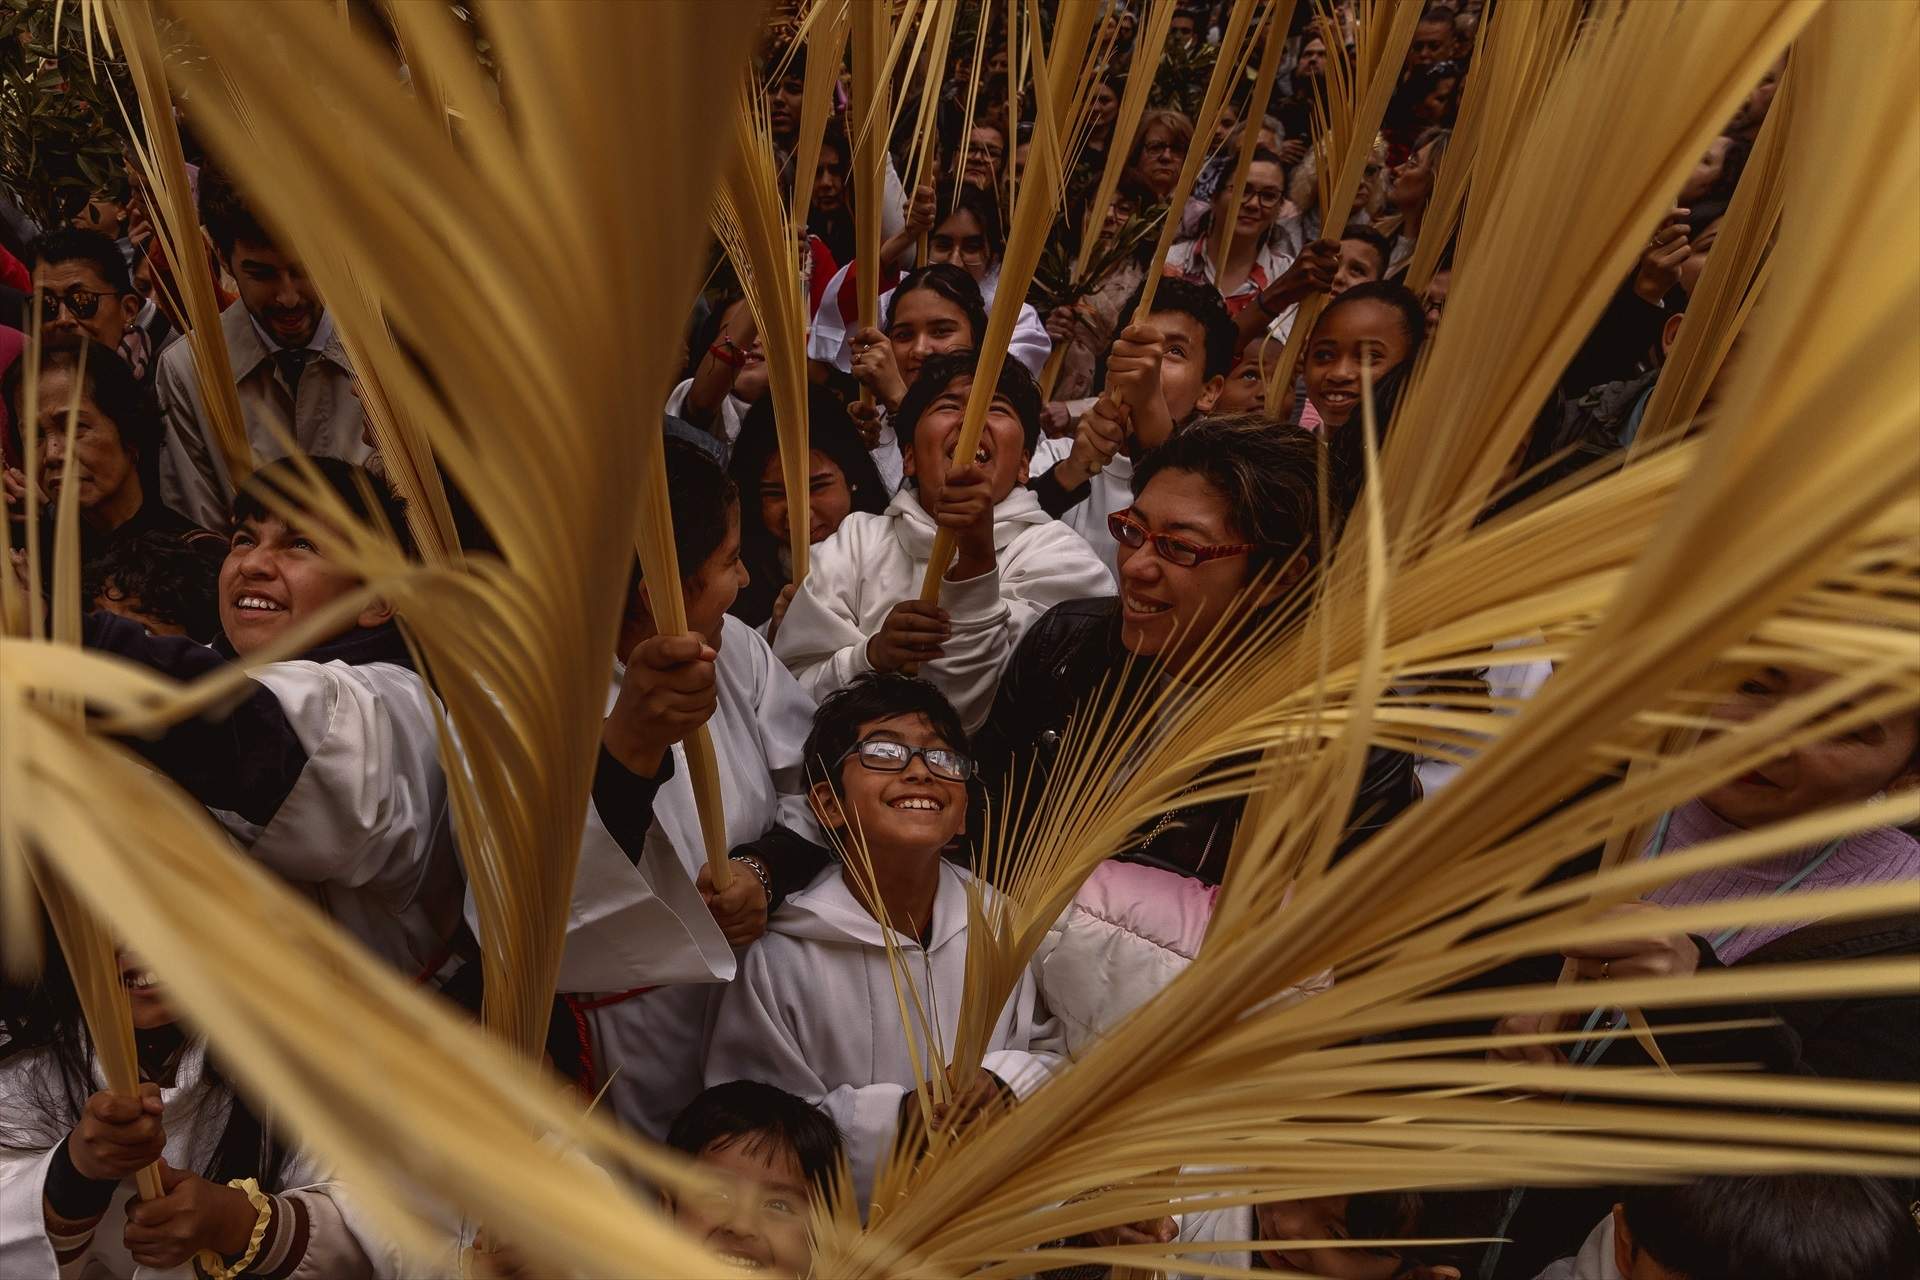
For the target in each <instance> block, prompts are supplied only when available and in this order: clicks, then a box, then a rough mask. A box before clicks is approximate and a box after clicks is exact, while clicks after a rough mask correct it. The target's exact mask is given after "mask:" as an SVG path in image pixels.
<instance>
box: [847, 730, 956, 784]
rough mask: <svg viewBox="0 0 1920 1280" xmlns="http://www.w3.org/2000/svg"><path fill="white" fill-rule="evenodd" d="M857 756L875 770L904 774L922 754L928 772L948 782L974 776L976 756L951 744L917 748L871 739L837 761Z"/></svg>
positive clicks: (866, 765)
mask: <svg viewBox="0 0 1920 1280" xmlns="http://www.w3.org/2000/svg"><path fill="white" fill-rule="evenodd" d="M854 755H857V756H859V757H860V763H861V765H862V766H864V767H865V768H868V769H871V770H873V771H874V772H875V773H902V772H905V770H906V767H907V766H908V765H910V764H912V763H913V758H914V757H915V756H919V757H920V758H921V759H922V760H924V761H926V762H927V772H928V773H931V774H932V775H933V776H934V777H936V778H944V779H946V780H947V781H948V782H965V781H966V780H967V779H969V778H971V777H972V776H973V767H974V766H973V757H972V756H970V755H968V754H967V753H966V752H964V751H954V750H952V749H951V748H948V747H914V746H908V745H907V744H906V743H904V742H896V741H895V740H893V739H892V738H868V739H867V740H866V741H864V742H856V743H854V744H853V745H852V746H851V747H848V748H847V750H846V753H845V754H843V755H842V756H841V757H840V759H839V760H836V761H834V765H835V767H836V768H837V767H838V766H839V765H840V763H841V761H844V760H845V759H846V758H847V756H854Z"/></svg>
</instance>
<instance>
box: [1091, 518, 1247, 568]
mask: <svg viewBox="0 0 1920 1280" xmlns="http://www.w3.org/2000/svg"><path fill="white" fill-rule="evenodd" d="M1107 532H1108V533H1110V534H1112V535H1113V540H1114V541H1115V542H1117V543H1119V544H1120V545H1121V546H1123V547H1126V548H1128V549H1130V550H1134V551H1138V550H1139V549H1140V548H1141V547H1144V546H1146V545H1147V544H1148V543H1149V542H1151V543H1152V544H1153V549H1154V551H1155V552H1157V553H1158V554H1159V556H1160V558H1161V559H1162V560H1165V561H1166V562H1167V563H1168V564H1177V565H1179V566H1180V567H1181V568H1183V569H1191V568H1193V567H1194V566H1195V565H1201V564H1205V563H1206V562H1207V561H1209V560H1224V559H1226V558H1227V557H1229V556H1243V555H1246V554H1247V553H1248V552H1249V551H1252V550H1253V544H1252V543H1251V542H1230V543H1223V544H1221V545H1220V546H1215V547H1207V546H1202V545H1201V544H1200V543H1197V542H1189V541H1187V540H1186V539H1185V538H1182V537H1178V536H1176V535H1174V534H1171V533H1155V532H1154V531H1153V530H1151V529H1149V528H1147V526H1145V525H1144V524H1141V523H1140V522H1139V521H1138V520H1136V519H1134V518H1133V517H1132V516H1130V515H1128V514H1127V513H1126V512H1124V511H1116V512H1114V513H1113V514H1112V515H1110V516H1108V517H1107Z"/></svg>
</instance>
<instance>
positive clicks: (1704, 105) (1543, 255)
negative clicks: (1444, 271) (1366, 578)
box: [1385, 0, 1817, 528]
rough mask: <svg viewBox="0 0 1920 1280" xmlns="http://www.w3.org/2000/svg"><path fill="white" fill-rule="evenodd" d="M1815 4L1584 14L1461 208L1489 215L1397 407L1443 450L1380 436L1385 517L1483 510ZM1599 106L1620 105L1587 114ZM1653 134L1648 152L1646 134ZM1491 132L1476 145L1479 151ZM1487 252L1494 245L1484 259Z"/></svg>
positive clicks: (1451, 518) (1615, 9)
mask: <svg viewBox="0 0 1920 1280" xmlns="http://www.w3.org/2000/svg"><path fill="white" fill-rule="evenodd" d="M1816 7H1817V6H1813V5H1807V4H1800V3H1779V2H1774V0H1762V2H1761V3H1755V4H1744V5H1681V6H1676V7H1667V6H1660V5H1607V6H1602V7H1601V8H1600V9H1598V10H1596V11H1595V16H1594V18H1593V20H1592V21H1591V22H1589V23H1588V24H1587V25H1586V26H1585V27H1583V28H1582V31H1581V35H1580V38H1579V40H1578V41H1577V43H1576V44H1575V46H1574V49H1573V52H1572V54H1571V56H1570V57H1569V59H1568V60H1567V62H1566V63H1565V64H1564V65H1562V66H1561V67H1560V68H1559V70H1558V71H1557V73H1556V74H1555V75H1554V77H1553V79H1552V82H1551V83H1550V84H1549V86H1548V87H1547V88H1546V90H1545V91H1544V94H1543V97H1542V99H1541V103H1540V106H1539V109H1538V110H1537V111H1536V112H1534V113H1533V116H1532V118H1531V119H1528V120H1525V121H1522V122H1519V123H1518V124H1517V125H1516V129H1517V133H1516V140H1515V142H1514V143H1513V145H1512V146H1511V147H1510V148H1508V149H1507V150H1508V151H1509V152H1510V154H1511V156H1512V158H1511V159H1510V160H1509V161H1507V162H1506V163H1505V164H1502V165H1497V166H1496V167H1495V168H1494V169H1491V170H1487V171H1484V172H1483V173H1482V177H1483V178H1484V179H1487V180H1491V181H1493V182H1494V183H1495V184H1497V185H1494V186H1490V187H1489V188H1487V195H1488V198H1487V199H1486V200H1485V201H1484V202H1481V201H1479V200H1476V201H1475V202H1474V203H1475V205H1476V206H1483V207H1484V210H1485V212H1484V217H1485V219H1486V221H1485V223H1484V225H1483V226H1482V227H1480V229H1478V230H1475V229H1474V218H1475V214H1474V210H1473V209H1471V208H1470V209H1469V210H1468V236H1467V240H1466V242H1465V250H1466V254H1467V256H1468V261H1469V262H1471V263H1473V265H1474V266H1475V268H1476V269H1475V270H1471V271H1463V272H1461V273H1460V275H1459V277H1458V279H1457V280H1456V282H1455V285H1454V287H1453V289H1452V291H1451V292H1450V294H1449V296H1448V299H1447V323H1446V324H1445V325H1443V326H1442V327H1441V329H1440V331H1439V333H1437V334H1436V335H1435V337H1434V341H1433V342H1432V343H1431V344H1429V346H1428V348H1427V350H1426V351H1425V352H1424V353H1423V369H1422V370H1421V371H1419V372H1418V373H1417V374H1416V376H1415V378H1414V379H1413V383H1412V386H1411V387H1410V388H1409V391H1408V394H1407V396H1406V397H1405V398H1403V400H1402V401H1401V404H1400V408H1399V412H1398V417H1399V418H1400V419H1401V420H1402V426H1401V427H1399V428H1397V430H1399V431H1404V433H1405V434H1406V436H1407V437H1414V436H1426V435H1429V434H1430V433H1432V432H1434V431H1436V430H1437V431H1439V432H1440V433H1441V434H1442V435H1444V436H1445V437H1446V438H1447V439H1449V440H1452V441H1454V450H1453V451H1452V452H1449V453H1448V454H1445V455H1433V454H1429V453H1427V452H1425V451H1424V450H1422V451H1421V452H1420V456H1419V458H1418V460H1417V461H1416V460H1415V459H1414V457H1413V455H1412V453H1410V452H1409V453H1398V452H1396V450H1395V448H1394V447H1393V445H1392V443H1391V442H1390V443H1389V445H1388V447H1387V450H1386V466H1385V474H1386V479H1387V481H1388V485H1389V495H1388V503H1387V511H1388V519H1389V520H1390V521H1392V522H1394V523H1395V524H1396V525H1402V524H1405V523H1407V522H1411V523H1415V524H1418V523H1423V522H1426V521H1429V520H1438V521H1440V522H1441V523H1442V524H1443V525H1445V526H1448V527H1451V528H1457V527H1458V526H1459V525H1460V524H1461V523H1462V522H1465V521H1470V520H1471V519H1473V518H1474V515H1476V514H1477V513H1478V512H1479V511H1480V510H1482V509H1483V508H1484V507H1485V505H1486V501H1487V497H1488V495H1489V494H1491V493H1492V492H1493V490H1494V488H1495V486H1496V485H1497V484H1498V483H1499V480H1500V477H1501V475H1502V474H1503V473H1504V472H1505V471H1506V469H1507V467H1508V465H1509V461H1510V460H1511V458H1512V457H1513V455H1514V453H1515V450H1516V449H1518V448H1519V447H1520V445H1521V443H1522V440H1523V438H1524V436H1525V434H1526V432H1527V430H1528V427H1529V426H1530V425H1531V423H1532V421H1533V418H1534V415H1535V413H1536V412H1537V410H1538V408H1539V406H1540V404H1541V403H1542V402H1543V401H1544V400H1545V399H1546V397H1547V395H1548V393H1549V391H1550V390H1551V388H1552V386H1553V383H1554V381H1555V379H1556V378H1557V377H1558V375H1559V372H1560V370H1561V369H1562V368H1564V366H1565V364H1566V362H1567V361H1568V360H1569V359H1570V358H1571V357H1572V355H1573V353H1574V351H1575V349H1576V348H1577V347H1578V345H1579V342H1580V341H1581V338H1582V337H1583V336H1584V335H1585V333H1586V332H1587V329H1588V328H1589V327H1590V326H1591V325H1592V324H1593V322H1594V320H1595V319H1596V318H1597V317H1598V316H1599V314H1600V311H1601V309H1602V308H1603V307H1604V306H1605V305H1606V302H1607V300H1608V299H1609V298H1610V297H1611V296H1612V294H1613V290H1614V288H1615V286H1616V285H1617V284H1618V283H1619V281H1620V280H1621V279H1623V278H1624V277H1625V275H1626V274H1627V272H1628V270H1629V269H1630V268H1631V266H1632V264H1633V263H1634V262H1635V261H1636V260H1637V259H1638V257H1639V255H1640V253H1641V251H1642V249H1643V248H1644V246H1645V244H1646V239H1647V236H1648V235H1649V234H1650V233H1651V232H1652V229H1653V227H1654V225H1655V223H1657V222H1658V220H1659V218H1660V216H1661V215H1662V214H1663V213H1664V212H1665V211H1666V209H1667V208H1668V203H1669V201H1670V199H1671V193H1672V192H1673V191H1674V190H1675V189H1676V188H1677V187H1678V186H1679V184H1680V182H1681V180H1682V179H1683V178H1684V177H1685V174H1686V172H1687V170H1688V168H1689V167H1690V166H1691V165H1692V164H1693V163H1694V161H1695V159H1696V158H1697V157H1698V155H1699V153H1700V151H1701V150H1704V148H1705V146H1706V142H1707V140H1708V138H1710V137H1711V136H1712V134H1713V132H1714V130H1716V129H1718V128H1719V126H1720V122H1721V121H1723V120H1725V119H1726V117H1727V115H1728V114H1729V113H1730V112H1731V111H1732V109H1733V106H1734V104H1735V103H1736V102H1737V101H1738V99H1739V97H1740V95H1741V94H1742V93H1744V92H1745V91H1746V89H1747V87H1748V86H1750V85H1751V84H1752V83H1753V82H1754V81H1755V80H1756V79H1758V78H1759V75H1760V73H1761V71H1762V70H1763V69H1764V68H1766V67H1767V66H1768V65H1769V64H1770V63H1771V62H1772V61H1773V60H1774V59H1775V58H1777V57H1778V56H1779V55H1780V53H1781V51H1782V50H1783V49H1784V48H1785V47H1786V45H1787V42H1788V41H1789V40H1791V39H1792V38H1793V36H1794V35H1795V34H1796V33H1797V32H1798V31H1799V30H1800V28H1801V27H1802V26H1803V25H1804V24H1805V23H1806V21H1807V20H1808V19H1809V18H1810V17H1811V16H1812V14H1813V13H1814V12H1815V9H1816ZM1703 70H1707V71H1711V72H1712V73H1713V74H1712V75H1711V76H1708V75H1705V74H1703ZM1649 86H1657V87H1658V88H1659V90H1660V92H1658V93H1649V92H1647V89H1648V87H1649ZM1595 102H1608V103H1618V104H1620V106H1619V110H1618V111H1612V112H1595V111H1593V110H1592V106H1593V104H1594V103H1595ZM1656 102H1657V104H1658V105H1656ZM1641 111H1658V112H1659V113H1660V117H1659V125H1658V126H1657V127H1656V126H1655V125H1654V124H1653V123H1652V122H1651V120H1650V119H1648V120H1645V121H1644V122H1642V118H1641V117H1640V116H1639V114H1638V113H1639V112H1641ZM1622 113H1626V114H1624V115H1623V114H1622ZM1491 122H1492V121H1491V118H1490V120H1489V123H1491ZM1650 135H1651V136H1657V137H1659V138H1661V139H1662V143H1661V145H1660V146H1658V147H1650V146H1646V145H1644V143H1645V140H1646V138H1647V137H1648V136H1650ZM1491 142H1492V138H1491V135H1489V137H1487V138H1483V139H1482V146H1483V148H1486V147H1488V146H1489V145H1490V143H1491ZM1499 154H1500V151H1499V150H1498V149H1494V150H1483V152H1482V155H1483V156H1484V157H1493V156H1497V155H1499ZM1495 193H1497V197H1496V194H1495ZM1587 193H1591V194H1590V195H1588V194H1587ZM1484 245H1498V246H1500V252H1498V253H1484V254H1483V253H1482V246H1484ZM1576 246H1578V247H1576ZM1589 249H1590V250H1591V251H1590V252H1589ZM1476 255H1478V256H1483V257H1484V259H1485V260H1484V262H1475V261H1474V258H1475V257H1476ZM1441 388H1444V391H1443V390H1441ZM1456 423H1459V424H1472V425H1470V426H1463V427H1461V428H1458V429H1456V427H1455V425H1454V424H1456ZM1443 510H1444V511H1445V512H1446V514H1445V515H1444V516H1442V515H1441V514H1439V513H1441V512H1442V511H1443Z"/></svg>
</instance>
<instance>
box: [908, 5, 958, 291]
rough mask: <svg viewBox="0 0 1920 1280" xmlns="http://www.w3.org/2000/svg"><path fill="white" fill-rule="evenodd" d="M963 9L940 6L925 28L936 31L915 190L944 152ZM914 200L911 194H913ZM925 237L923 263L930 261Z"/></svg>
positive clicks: (913, 159) (916, 138) (923, 86)
mask: <svg viewBox="0 0 1920 1280" xmlns="http://www.w3.org/2000/svg"><path fill="white" fill-rule="evenodd" d="M958 14H959V6H958V5H951V4H938V5H935V6H933V9H932V11H931V12H930V13H929V14H928V15H927V20H926V23H925V24H923V25H925V26H930V27H931V28H932V38H931V40H930V41H929V42H928V45H927V58H926V69H925V71H924V72H923V73H922V79H921V82H920V102H919V114H918V115H917V116H916V117H915V118H914V121H915V122H914V127H913V141H912V144H911V145H910V147H909V148H908V151H907V164H906V169H905V174H907V175H911V176H912V179H913V184H914V186H915V188H919V187H921V186H923V185H925V184H926V183H928V182H931V181H932V180H933V169H934V165H935V164H937V163H938V161H939V150H940V133H939V125H940V99H941V96H942V94H943V92H944V89H945V85H946V81H947V55H948V51H949V50H950V49H951V48H952V47H953V22H954V18H955V17H956V16H957V15H958ZM909 198H911V193H909ZM924 241H925V237H924V236H923V237H922V243H921V245H920V256H919V259H918V260H919V261H921V262H925V261H926V260H927V246H926V244H925V243H924Z"/></svg>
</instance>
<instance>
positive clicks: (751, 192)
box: [712, 25, 840, 582]
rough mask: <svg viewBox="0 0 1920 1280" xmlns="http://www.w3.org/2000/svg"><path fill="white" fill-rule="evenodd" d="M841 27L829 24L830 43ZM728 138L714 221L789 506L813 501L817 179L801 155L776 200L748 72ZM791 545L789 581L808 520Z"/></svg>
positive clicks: (767, 138) (810, 77)
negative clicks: (808, 251) (743, 310)
mask: <svg viewBox="0 0 1920 1280" xmlns="http://www.w3.org/2000/svg"><path fill="white" fill-rule="evenodd" d="M838 31H840V28H839V27H838V26H837V25H836V26H835V27H832V28H829V31H828V35H829V43H831V37H832V35H833V34H835V33H837V32H838ZM824 61H825V57H824V54H823V53H816V55H815V57H814V58H810V59H809V60H808V63H807V92H808V93H809V94H810V95H811V94H813V93H814V92H815V91H816V90H818V91H820V92H821V94H822V95H823V96H824V95H825V94H826V93H827V91H828V89H829V88H830V86H831V81H830V80H827V81H824V82H823V81H821V80H820V79H818V78H816V76H815V74H814V71H815V68H816V66H817V65H818V64H819V63H821V62H824ZM814 105H815V104H814V102H813V99H812V98H811V97H809V98H808V99H807V101H806V102H805V103H803V104H802V108H801V113H800V116H801V120H800V132H801V147H800V150H803V151H804V150H805V149H806V143H807V141H808V140H809V138H811V140H812V143H813V147H812V150H813V154H814V156H815V158H816V159H817V158H818V156H819V150H820V135H819V133H817V132H816V133H814V134H811V135H810V134H808V133H807V125H808V123H809V121H808V116H809V114H818V119H819V124H820V127H821V128H822V129H824V128H825V125H826V117H825V115H824V113H810V111H809V108H811V107H813V106H814ZM731 125H732V128H731V131H730V136H729V141H730V142H731V144H732V154H731V156H730V157H729V163H728V165H727V168H726V172H725V176H724V177H723V179H722V181H721V183H720V186H719V187H718V188H717V189H716V190H715V192H714V201H713V211H712V223H713V230H714V235H715V237H716V238H717V239H718V240H719V241H720V244H721V247H722V248H723V249H725V251H726V255H727V258H728V260H729V261H731V262H732V263H733V267H734V273H735V275H737V276H738V277H739V280H740V289H741V292H742V293H744V294H745V295H746V299H747V305H748V306H749V307H751V308H752V309H753V318H754V322H755V324H756V325H757V326H758V327H759V331H760V346H761V349H762V351H764V352H765V354H766V361H767V388H768V392H769V394H771V395H772V396H773V420H774V427H775V431H776V433H777V434H778V436H779V443H780V480H781V484H782V486H783V488H784V489H785V491H786V495H787V504H788V509H789V510H791V511H804V510H805V509H806V505H807V457H808V452H807V450H808V444H807V439H808V436H807V321H808V315H807V290H806V284H805V281H804V280H803V279H802V277H801V274H800V271H799V264H798V260H797V255H798V252H799V246H800V245H801V244H802V243H803V240H804V236H805V233H806V221H805V217H804V214H805V209H804V202H805V199H806V197H805V195H804V194H803V192H806V191H809V190H810V189H811V187H812V185H813V179H812V176H811V170H810V169H805V168H804V167H803V166H802V165H800V164H799V163H798V162H796V165H795V173H794V183H793V199H794V205H793V208H792V212H791V214H789V211H788V206H787V205H786V204H785V202H783V201H782V200H781V198H780V172H779V160H778V158H777V157H776V156H775V154H774V149H773V131H772V127H771V124H770V122H769V120H768V118H767V112H766V107H765V99H764V98H763V97H762V96H761V94H760V93H759V91H758V87H757V86H756V85H755V84H754V82H753V78H752V76H751V75H745V76H742V77H741V82H740V92H739V94H738V97H737V100H736V102H735V105H734V111H733V118H732V121H731ZM790 523H791V525H792V527H791V529H790V531H789V536H788V540H787V549H788V552H789V553H790V554H791V556H792V559H793V581H795V582H802V581H805V579H806V576H807V552H808V548H809V546H810V543H809V542H808V538H807V529H806V527H805V522H803V521H799V520H795V521H792V522H790Z"/></svg>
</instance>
